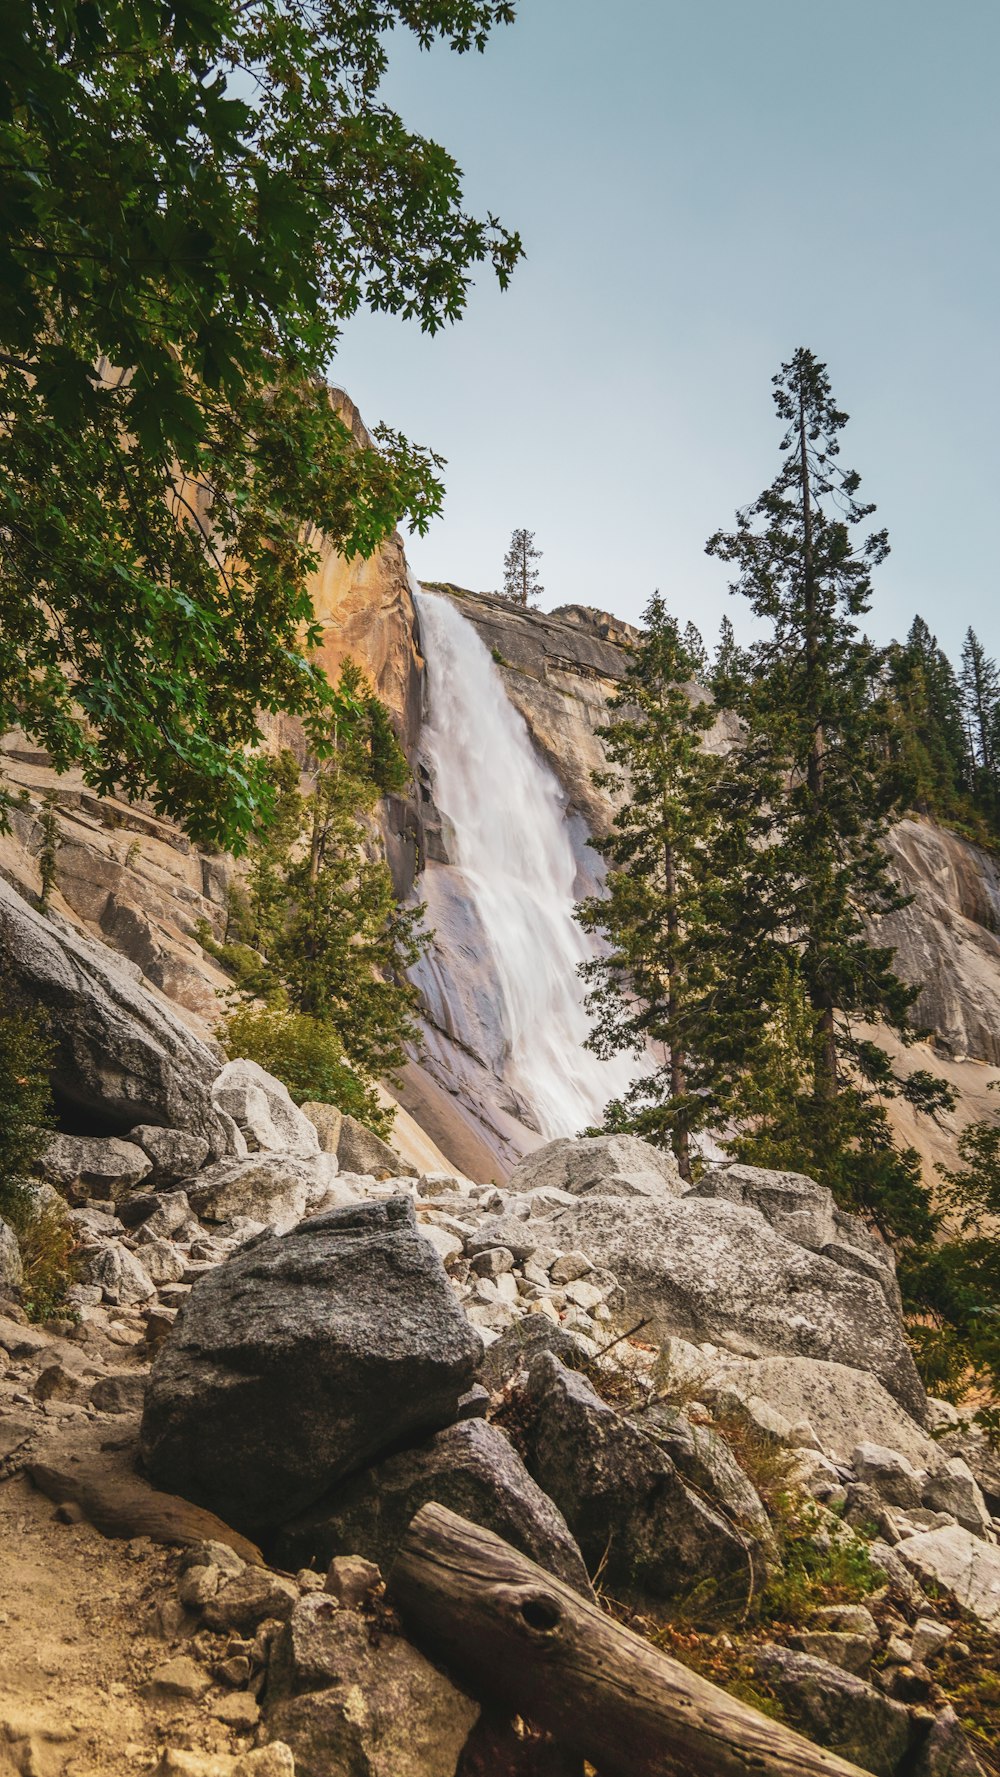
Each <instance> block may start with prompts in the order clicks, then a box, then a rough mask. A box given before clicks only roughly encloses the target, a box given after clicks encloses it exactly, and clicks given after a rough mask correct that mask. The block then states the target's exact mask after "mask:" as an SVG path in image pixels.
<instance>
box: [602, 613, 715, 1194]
mask: <svg viewBox="0 0 1000 1777" xmlns="http://www.w3.org/2000/svg"><path fill="white" fill-rule="evenodd" d="M643 626H644V628H643V635H642V638H641V640H640V642H639V643H638V645H637V647H636V648H635V650H634V652H633V655H632V658H631V660H630V663H629V667H628V671H627V673H626V675H625V678H624V679H623V681H622V684H621V688H620V690H619V691H618V693H617V695H616V696H615V697H614V698H613V699H612V700H611V702H610V704H609V709H610V712H611V716H612V721H611V722H610V724H609V725H608V726H607V727H605V728H603V729H602V730H601V736H602V739H603V740H604V745H605V751H606V753H607V756H608V759H609V760H610V761H611V765H612V769H610V770H609V771H607V772H604V773H597V774H595V781H596V782H597V783H599V784H601V785H603V786H604V787H605V788H608V789H611V790H612V791H614V792H615V794H616V795H618V796H624V798H625V800H624V801H623V803H622V806H621V808H620V809H619V812H618V814H617V815H616V817H615V821H614V825H613V828H612V831H611V833H610V834H609V835H608V836H607V837H606V838H604V839H599V840H596V841H595V842H594V843H595V844H596V845H597V848H598V850H599V851H600V852H601V854H602V856H603V857H604V858H605V859H606V861H607V863H608V865H609V867H610V868H609V873H608V878H607V884H606V894H603V895H596V896H593V897H592V898H591V899H589V900H587V901H584V902H582V903H581V905H580V907H579V908H578V918H579V919H580V921H581V923H582V924H583V926H584V928H585V929H586V930H587V931H590V932H596V933H599V934H600V935H601V936H602V937H603V938H604V939H605V940H606V942H607V945H608V949H607V951H606V953H605V954H603V955H601V956H599V957H598V958H597V959H596V960H594V961H593V962H591V963H588V964H586V965H585V966H584V971H583V972H584V975H585V977H586V978H587V979H588V980H589V981H590V982H591V984H592V985H591V990H590V993H589V995H588V1001H587V1003H588V1007H589V1009H590V1010H591V1011H592V1012H593V1013H595V1014H596V1023H595V1026H594V1030H593V1033H592V1036H591V1038H590V1047H591V1048H592V1049H594V1050H595V1051H596V1052H597V1054H599V1055H611V1054H615V1053H618V1052H620V1051H623V1050H631V1051H632V1052H633V1053H634V1054H636V1055H638V1056H642V1057H644V1058H647V1057H648V1056H649V1055H650V1054H651V1053H655V1054H656V1055H657V1056H660V1057H662V1059H661V1060H659V1061H658V1064H657V1065H656V1066H654V1067H653V1068H652V1070H651V1071H649V1072H645V1073H643V1074H642V1075H641V1076H640V1077H639V1079H638V1080H637V1081H636V1082H635V1084H634V1085H633V1086H632V1088H631V1089H630V1091H629V1092H628V1094H627V1095H626V1098H625V1100H624V1101H623V1102H616V1103H615V1104H613V1105H611V1106H610V1107H609V1110H608V1114H607V1125H608V1126H609V1127H612V1128H623V1127H628V1128H630V1129H634V1130H636V1131H637V1132H638V1133H639V1134H640V1135H643V1136H645V1137H646V1138H647V1139H648V1140H651V1141H653V1142H656V1143H657V1144H659V1145H663V1146H666V1145H667V1143H669V1144H670V1145H671V1146H672V1147H673V1150H674V1153H675V1155H676V1157H677V1161H678V1165H679V1167H680V1171H681V1175H682V1177H684V1178H690V1177H691V1145H690V1144H691V1134H692V1132H693V1131H694V1130H696V1129H697V1128H699V1127H702V1126H703V1125H704V1124H705V1122H706V1121H707V1119H708V1118H709V1116H710V1115H711V1113H712V1111H713V1108H714V1101H713V1099H712V1097H711V1095H710V1093H708V1092H707V1090H706V1085H707V1076H706V1070H705V1067H704V1065H703V1062H702V1060H701V1057H700V1051H699V1045H698V1026H699V1014H700V1011H701V1008H702V1006H703V1004H704V1000H705V996H706V994H707V992H708V990H709V984H710V978H711V974H712V961H711V952H710V947H708V946H706V945H705V944H704V943H699V941H698V940H699V928H700V925H701V921H702V911H701V897H702V889H703V875H704V866H705V849H706V837H707V835H708V834H709V833H710V831H711V829H712V827H713V824H714V822H715V819H716V816H715V813H714V811H713V804H712V798H711V787H712V784H713V782H714V778H715V775H716V772H717V765H716V761H715V760H714V759H713V758H712V757H711V756H710V755H709V754H707V753H705V752H704V750H703V748H702V740H703V737H704V733H705V730H706V728H708V727H710V726H711V724H712V720H713V711H712V706H711V705H710V704H708V703H706V702H704V701H695V702H691V701H689V698H688V696H687V694H686V692H685V689H684V687H685V685H686V684H687V683H689V682H690V680H691V679H693V678H694V677H695V676H696V675H697V673H698V672H699V671H700V670H701V665H700V663H699V662H698V661H696V660H695V659H693V658H692V655H691V653H690V652H689V649H688V646H687V641H688V635H687V632H685V636H684V639H683V640H682V639H681V636H680V633H679V630H678V626H677V623H676V621H675V620H674V618H673V617H671V616H669V615H668V613H667V611H666V608H665V606H664V603H663V600H662V599H661V597H660V595H659V593H656V594H655V595H654V597H653V598H652V599H651V600H650V603H649V605H648V606H647V608H646V610H645V612H644V613H643ZM690 628H691V626H690V625H689V626H688V629H689V630H690ZM698 640H699V642H700V637H699V638H698ZM651 1045H652V1049H651Z"/></svg>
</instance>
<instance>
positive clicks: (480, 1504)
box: [278, 1419, 591, 1596]
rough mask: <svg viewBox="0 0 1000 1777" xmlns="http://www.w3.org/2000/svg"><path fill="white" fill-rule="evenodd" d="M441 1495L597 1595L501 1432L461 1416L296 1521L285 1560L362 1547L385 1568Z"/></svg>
mask: <svg viewBox="0 0 1000 1777" xmlns="http://www.w3.org/2000/svg"><path fill="white" fill-rule="evenodd" d="M431 1500H434V1501H436V1502H437V1504H438V1505H443V1506H447V1507H449V1509H450V1510H451V1511H453V1512H458V1513H459V1514H460V1515H461V1516H462V1517H464V1518H468V1519H470V1520H471V1521H472V1523H474V1524H482V1525H483V1526H484V1527H485V1528H486V1529H487V1530H492V1531H494V1532H495V1533H496V1535H497V1536H502V1537H503V1538H504V1539H505V1540H506V1541H507V1542H509V1543H512V1544H513V1545H514V1547H515V1548H517V1549H520V1550H521V1552H522V1554H525V1555H528V1556H529V1557H530V1558H531V1560H532V1561H537V1562H538V1564H539V1566H540V1567H544V1568H546V1569H547V1570H548V1572H549V1573H554V1574H556V1575H557V1576H558V1578H559V1579H562V1580H565V1581H566V1583H567V1584H568V1585H571V1586H573V1587H575V1588H576V1590H577V1591H578V1592H583V1593H584V1594H585V1595H587V1596H589V1595H590V1590H591V1588H590V1581H589V1579H588V1577H587V1570H586V1567H585V1566H584V1564H583V1560H582V1558H581V1555H580V1551H579V1549H578V1548H577V1546H576V1543H575V1542H574V1541H573V1538H572V1536H571V1535H570V1532H569V1530H568V1529H567V1527H566V1524H565V1522H564V1520H563V1518H562V1516H561V1515H560V1513H559V1512H558V1511H557V1509H556V1507H555V1506H554V1505H553V1504H552V1501H551V1499H547V1498H546V1496H545V1494H544V1493H543V1492H542V1490H541V1488H540V1487H537V1486H536V1485H535V1482H534V1481H533V1480H532V1479H531V1476H530V1475H529V1474H528V1473H527V1471H526V1469H525V1467H524V1465H523V1463H522V1462H521V1460H520V1458H519V1457H518V1456H517V1455H516V1453H515V1452H514V1450H513V1449H512V1448H511V1446H510V1443H509V1442H508V1440H507V1439H506V1438H505V1437H504V1435H503V1433H502V1432H500V1431H498V1430H497V1428H496V1427H495V1426H493V1425H488V1424H487V1423H486V1421H485V1420H483V1419H468V1420H463V1421H462V1422H461V1423H460V1424H458V1425H452V1426H449V1427H448V1428H447V1430H445V1431H441V1432H438V1433H437V1435H436V1436H435V1437H433V1438H431V1439H430V1440H429V1442H427V1443H425V1444H422V1445H421V1446H420V1447H419V1448H418V1449H415V1450H402V1451H400V1452H399V1453H398V1454H397V1455H395V1456H390V1457H388V1458H387V1459H386V1460H385V1461H384V1462H381V1463H378V1464H377V1465H376V1466H375V1467H374V1468H370V1469H366V1470H365V1471H364V1473H363V1474H360V1475H355V1476H354V1477H353V1478H352V1479H351V1480H350V1481H347V1482H346V1483H345V1484H344V1485H343V1486H342V1487H340V1488H338V1489H337V1490H336V1491H335V1492H334V1493H333V1495H332V1496H331V1497H330V1498H329V1500H328V1501H326V1502H324V1503H323V1504H322V1505H320V1506H317V1507H315V1508H314V1509H313V1510H312V1511H311V1512H308V1513H307V1514H306V1515H305V1517H303V1518H300V1519H298V1520H297V1521H296V1522H295V1523H294V1524H290V1525H288V1526H287V1528H286V1529H285V1530H284V1531H283V1532H282V1534H281V1536H280V1538H279V1541H278V1555H279V1558H280V1559H281V1561H282V1562H283V1564H285V1565H288V1566H292V1567H294V1566H300V1565H311V1566H324V1565H325V1564H326V1563H327V1562H328V1561H329V1560H330V1558H331V1556H333V1555H347V1554H360V1555H364V1556H366V1557H367V1558H368V1560H370V1561H372V1562H376V1563H377V1564H378V1566H379V1567H380V1568H381V1569H382V1571H383V1572H385V1573H388V1571H389V1568H390V1567H391V1566H392V1563H393V1561H394V1559H395V1556H396V1553H397V1550H398V1548H399V1545H400V1543H401V1542H402V1540H403V1537H404V1536H405V1534H406V1531H407V1529H408V1527H409V1525H410V1522H411V1520H412V1519H413V1518H414V1517H415V1516H416V1514H417V1512H418V1511H419V1510H420V1508H421V1506H424V1505H427V1504H428V1502H429V1501H431Z"/></svg>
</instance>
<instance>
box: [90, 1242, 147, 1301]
mask: <svg viewBox="0 0 1000 1777" xmlns="http://www.w3.org/2000/svg"><path fill="white" fill-rule="evenodd" d="M80 1275H81V1278H82V1280H83V1282H84V1283H93V1284H96V1285H97V1287H98V1288H99V1289H100V1290H101V1291H102V1293H103V1296H104V1300H105V1301H106V1302H111V1303H116V1304H125V1305H128V1304H129V1303H132V1302H148V1301H149V1298H150V1296H155V1294H156V1285H155V1284H154V1282H153V1280H152V1278H151V1277H150V1275H149V1272H148V1271H147V1270H146V1267H145V1265H144V1264H143V1263H142V1260H141V1259H139V1258H137V1257H136V1255H135V1253H133V1252H130V1251H129V1249H128V1247H127V1246H122V1245H120V1244H115V1245H113V1246H102V1247H97V1248H95V1249H94V1250H93V1251H91V1252H87V1253H84V1254H83V1256H82V1258H81V1260H80Z"/></svg>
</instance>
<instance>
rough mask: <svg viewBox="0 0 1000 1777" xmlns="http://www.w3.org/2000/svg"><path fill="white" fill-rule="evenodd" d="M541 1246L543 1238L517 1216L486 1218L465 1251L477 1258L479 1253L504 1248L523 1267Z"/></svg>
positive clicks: (469, 1240)
mask: <svg viewBox="0 0 1000 1777" xmlns="http://www.w3.org/2000/svg"><path fill="white" fill-rule="evenodd" d="M541 1244H542V1237H541V1236H540V1235H539V1233H538V1231H537V1229H536V1228H535V1227H534V1226H532V1225H531V1224H529V1223H528V1222H519V1221H518V1220H517V1218H516V1217H515V1216H486V1217H485V1218H484V1220H483V1221H481V1222H480V1223H479V1225H478V1227H477V1228H475V1229H474V1230H473V1232H472V1233H471V1234H470V1235H469V1236H468V1238H467V1240H466V1242H465V1250H466V1252H467V1253H468V1254H469V1256H470V1258H475V1257H476V1255H477V1254H478V1253H486V1252H492V1251H494V1250H495V1249H496V1248H497V1247H504V1248H505V1249H506V1251H507V1252H509V1253H510V1255H511V1257H512V1258H513V1259H514V1261H515V1263H516V1264H518V1265H523V1264H524V1261H525V1260H526V1259H530V1258H531V1255H532V1253H535V1252H537V1251H538V1248H539V1247H540V1246H541Z"/></svg>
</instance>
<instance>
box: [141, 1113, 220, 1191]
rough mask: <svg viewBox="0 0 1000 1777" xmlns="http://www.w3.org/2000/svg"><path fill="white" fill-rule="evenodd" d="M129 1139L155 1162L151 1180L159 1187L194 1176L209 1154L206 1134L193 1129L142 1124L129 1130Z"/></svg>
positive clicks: (150, 1176)
mask: <svg viewBox="0 0 1000 1777" xmlns="http://www.w3.org/2000/svg"><path fill="white" fill-rule="evenodd" d="M129 1141H132V1142H136V1143H137V1144H138V1146H139V1147H140V1148H141V1149H142V1151H143V1153H144V1154H146V1155H147V1156H148V1158H149V1160H150V1161H151V1162H152V1168H153V1170H152V1172H151V1173H150V1175H149V1182H150V1184H152V1185H154V1186H156V1188H157V1189H160V1188H162V1187H163V1186H169V1185H175V1184H177V1182H178V1180H180V1179H186V1178H191V1177H192V1176H193V1174H194V1173H196V1172H198V1171H200V1169H201V1167H203V1166H204V1165H205V1162H206V1161H207V1159H208V1155H209V1146H208V1142H207V1141H206V1140H205V1137H204V1136H203V1135H196V1134H194V1132H193V1131H192V1130H190V1129H159V1128H157V1127H156V1125H155V1124H152V1123H140V1124H139V1125H138V1127H137V1128H135V1129H131V1130H129Z"/></svg>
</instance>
